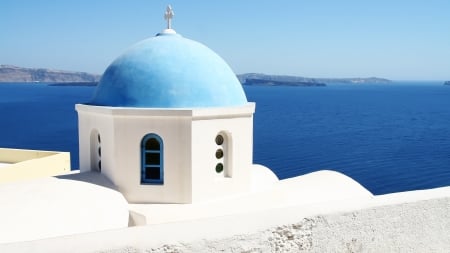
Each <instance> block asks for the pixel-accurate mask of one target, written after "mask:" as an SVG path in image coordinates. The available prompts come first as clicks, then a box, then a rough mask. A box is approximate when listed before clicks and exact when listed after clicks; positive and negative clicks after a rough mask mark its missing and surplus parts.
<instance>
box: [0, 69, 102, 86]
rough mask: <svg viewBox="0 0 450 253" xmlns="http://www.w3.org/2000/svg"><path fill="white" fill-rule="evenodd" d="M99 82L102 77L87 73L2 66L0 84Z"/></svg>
mask: <svg viewBox="0 0 450 253" xmlns="http://www.w3.org/2000/svg"><path fill="white" fill-rule="evenodd" d="M99 80H100V75H95V74H89V73H85V72H72V71H63V70H52V69H43V68H21V67H16V66H11V65H0V82H45V83H52V82H53V83H68V82H71V83H85V82H98V81H99Z"/></svg>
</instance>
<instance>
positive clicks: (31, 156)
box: [0, 148, 70, 183]
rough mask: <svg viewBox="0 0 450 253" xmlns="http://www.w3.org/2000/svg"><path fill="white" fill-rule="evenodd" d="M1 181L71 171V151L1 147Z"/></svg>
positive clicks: (61, 173) (54, 174)
mask: <svg viewBox="0 0 450 253" xmlns="http://www.w3.org/2000/svg"><path fill="white" fill-rule="evenodd" d="M0 163H6V164H7V165H3V166H1V167H0V183H3V182H11V181H18V180H23V179H32V178H39V177H46V176H56V175H63V174H68V173H70V153H69V152H52V151H39V150H23V149H5V148H0Z"/></svg>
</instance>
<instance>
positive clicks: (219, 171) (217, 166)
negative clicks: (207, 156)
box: [216, 163, 223, 173]
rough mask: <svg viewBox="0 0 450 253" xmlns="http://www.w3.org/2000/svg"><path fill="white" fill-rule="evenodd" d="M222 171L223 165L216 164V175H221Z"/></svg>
mask: <svg viewBox="0 0 450 253" xmlns="http://www.w3.org/2000/svg"><path fill="white" fill-rule="evenodd" d="M222 171H223V164H222V163H218V164H217V165H216V172H217V173H221V172H222Z"/></svg>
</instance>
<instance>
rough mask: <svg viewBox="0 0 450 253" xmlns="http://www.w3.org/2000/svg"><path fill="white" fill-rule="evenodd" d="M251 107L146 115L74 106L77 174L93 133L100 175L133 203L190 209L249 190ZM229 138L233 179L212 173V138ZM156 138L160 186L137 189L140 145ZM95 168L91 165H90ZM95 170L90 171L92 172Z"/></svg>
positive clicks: (87, 165) (85, 167) (87, 158)
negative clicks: (181, 205)
mask: <svg viewBox="0 0 450 253" xmlns="http://www.w3.org/2000/svg"><path fill="white" fill-rule="evenodd" d="M254 108H255V105H254V104H253V103H249V104H248V105H246V106H242V107H232V108H202V109H148V108H117V107H102V106H89V105H77V106H76V109H77V111H78V115H79V138H80V170H81V171H89V170H91V167H92V166H91V164H92V162H91V161H92V155H94V156H96V155H97V154H96V152H92V151H90V150H91V149H92V148H91V146H94V147H97V145H96V144H94V145H93V144H91V143H90V142H91V140H94V141H95V138H92V137H91V133H92V132H93V131H95V132H97V131H98V133H99V134H100V136H101V150H102V152H101V163H102V170H101V173H102V174H105V175H106V176H107V177H108V178H110V180H111V181H112V182H113V183H114V184H115V185H116V186H117V187H118V189H119V190H120V191H121V192H122V193H123V194H124V196H125V197H126V199H127V200H128V201H129V202H132V203H192V202H193V201H202V200H207V199H210V198H217V197H218V196H219V197H220V196H224V195H229V194H233V193H237V192H242V191H247V190H249V189H250V177H249V175H250V171H249V169H250V166H251V161H252V141H253V139H252V138H253V137H252V136H253V113H254ZM222 131H223V132H226V133H229V135H230V137H231V138H230V140H232V141H233V142H232V143H230V152H229V153H230V154H229V158H230V159H229V161H230V168H233V176H232V177H228V178H225V177H224V176H223V174H224V173H222V175H219V174H218V173H216V172H215V165H216V163H217V161H216V158H215V151H216V149H217V145H216V144H215V141H214V140H215V137H216V135H217V134H218V133H219V132H222ZM149 133H154V134H157V135H159V136H160V137H161V138H162V140H163V146H164V152H163V154H164V184H163V185H148V184H141V183H140V177H141V174H140V173H141V147H140V144H141V141H142V138H143V137H144V136H145V135H146V134H149ZM93 164H94V165H95V164H96V163H93ZM92 169H94V168H92Z"/></svg>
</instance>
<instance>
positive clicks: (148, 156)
mask: <svg viewBox="0 0 450 253" xmlns="http://www.w3.org/2000/svg"><path fill="white" fill-rule="evenodd" d="M163 150H164V149H163V141H162V139H161V137H159V136H158V135H156V134H147V135H146V136H144V138H143V139H142V142H141V184H164V159H163V158H164V152H163Z"/></svg>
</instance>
